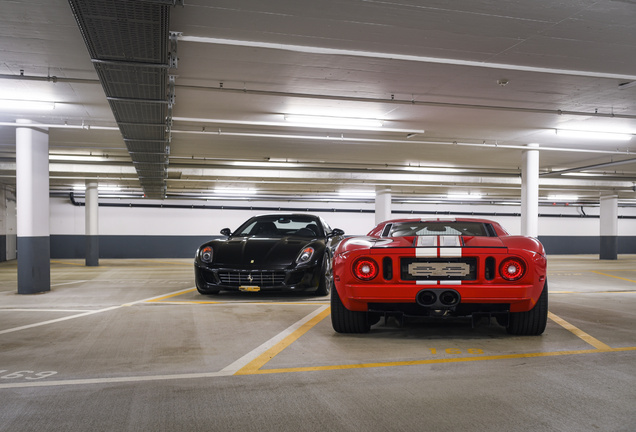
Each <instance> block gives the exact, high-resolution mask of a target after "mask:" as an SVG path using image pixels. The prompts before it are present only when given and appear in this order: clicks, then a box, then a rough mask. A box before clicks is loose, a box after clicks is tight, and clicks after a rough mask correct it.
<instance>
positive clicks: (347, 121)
mask: <svg viewBox="0 0 636 432" xmlns="http://www.w3.org/2000/svg"><path fill="white" fill-rule="evenodd" d="M285 120H287V121H288V122H291V123H298V124H309V125H315V126H318V127H332V126H341V127H352V128H353V127H372V128H379V127H382V122H381V121H380V120H378V119H370V118H358V117H329V116H312V115H297V114H286V115H285Z"/></svg>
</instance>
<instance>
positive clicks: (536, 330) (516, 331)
mask: <svg viewBox="0 0 636 432" xmlns="http://www.w3.org/2000/svg"><path fill="white" fill-rule="evenodd" d="M547 322H548V281H546V282H545V285H544V286H543V291H541V295H540V296H539V300H538V301H537V304H535V305H534V307H533V308H532V309H530V310H529V311H527V312H512V313H510V317H509V318H508V327H507V328H506V331H507V332H508V333H510V334H513V335H521V336H538V335H540V334H541V333H543V331H544V330H545V327H546V324H547Z"/></svg>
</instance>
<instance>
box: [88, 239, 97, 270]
mask: <svg viewBox="0 0 636 432" xmlns="http://www.w3.org/2000/svg"><path fill="white" fill-rule="evenodd" d="M86 266H87V267H97V266H99V236H96V235H87V236H86Z"/></svg>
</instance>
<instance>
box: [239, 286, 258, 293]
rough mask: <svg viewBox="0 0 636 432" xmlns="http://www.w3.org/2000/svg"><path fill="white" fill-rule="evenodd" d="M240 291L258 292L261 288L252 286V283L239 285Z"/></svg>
mask: <svg viewBox="0 0 636 432" xmlns="http://www.w3.org/2000/svg"><path fill="white" fill-rule="evenodd" d="M239 290H240V291H245V292H258V291H260V290H261V287H259V286H253V285H241V286H240V287H239Z"/></svg>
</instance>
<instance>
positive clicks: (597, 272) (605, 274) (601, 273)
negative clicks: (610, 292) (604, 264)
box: [590, 270, 636, 283]
mask: <svg viewBox="0 0 636 432" xmlns="http://www.w3.org/2000/svg"><path fill="white" fill-rule="evenodd" d="M590 271H591V272H592V273H596V274H600V275H603V276H608V277H611V278H614V279H620V280H624V281H627V282H634V283H636V280H634V279H627V278H624V277H620V276H614V275H611V274H607V273H603V272H600V271H596V270H590Z"/></svg>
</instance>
